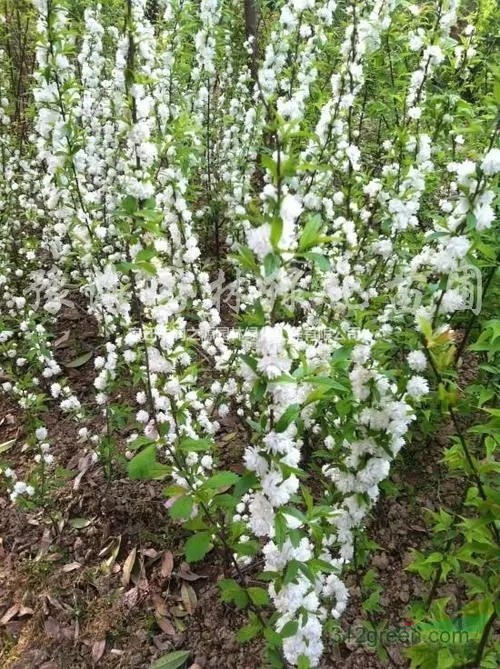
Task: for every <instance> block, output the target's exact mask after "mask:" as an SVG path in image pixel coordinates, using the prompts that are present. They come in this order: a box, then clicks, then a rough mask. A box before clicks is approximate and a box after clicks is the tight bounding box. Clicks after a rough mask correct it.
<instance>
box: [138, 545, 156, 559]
mask: <svg viewBox="0 0 500 669" xmlns="http://www.w3.org/2000/svg"><path fill="white" fill-rule="evenodd" d="M139 553H140V554H141V555H144V557H148V558H152V559H153V560H154V559H155V558H157V557H158V551H157V550H155V549H154V548H141V550H140V551H139Z"/></svg>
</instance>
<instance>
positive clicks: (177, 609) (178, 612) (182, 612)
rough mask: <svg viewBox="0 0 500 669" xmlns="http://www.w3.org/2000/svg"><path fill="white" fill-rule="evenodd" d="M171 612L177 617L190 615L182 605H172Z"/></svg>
mask: <svg viewBox="0 0 500 669" xmlns="http://www.w3.org/2000/svg"><path fill="white" fill-rule="evenodd" d="M170 612H171V613H173V614H174V616H175V617H176V618H185V617H186V616H187V615H188V612H187V611H186V609H185V608H183V607H181V606H172V607H171V608H170Z"/></svg>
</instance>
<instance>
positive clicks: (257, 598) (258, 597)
mask: <svg viewBox="0 0 500 669" xmlns="http://www.w3.org/2000/svg"><path fill="white" fill-rule="evenodd" d="M247 592H248V595H249V597H250V599H251V600H252V602H253V603H254V604H255V606H266V605H267V604H269V595H268V594H267V591H266V590H264V588H257V587H255V588H254V587H251V588H247Z"/></svg>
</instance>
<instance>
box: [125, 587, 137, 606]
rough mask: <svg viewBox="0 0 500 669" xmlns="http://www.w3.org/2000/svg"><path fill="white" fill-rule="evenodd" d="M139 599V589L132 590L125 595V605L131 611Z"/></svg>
mask: <svg viewBox="0 0 500 669" xmlns="http://www.w3.org/2000/svg"><path fill="white" fill-rule="evenodd" d="M138 599H139V588H131V589H130V590H127V592H126V593H125V594H124V595H123V603H124V604H125V606H127V607H128V608H129V609H131V608H133V607H134V606H135V605H136V604H137V601H138Z"/></svg>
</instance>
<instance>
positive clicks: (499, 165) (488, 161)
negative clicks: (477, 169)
mask: <svg viewBox="0 0 500 669" xmlns="http://www.w3.org/2000/svg"><path fill="white" fill-rule="evenodd" d="M481 169H482V170H483V172H484V173H485V174H487V175H488V176H492V175H493V174H497V173H498V172H500V149H496V148H495V149H490V150H489V151H488V153H487V154H486V155H485V157H484V158H483V162H482V163H481Z"/></svg>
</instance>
